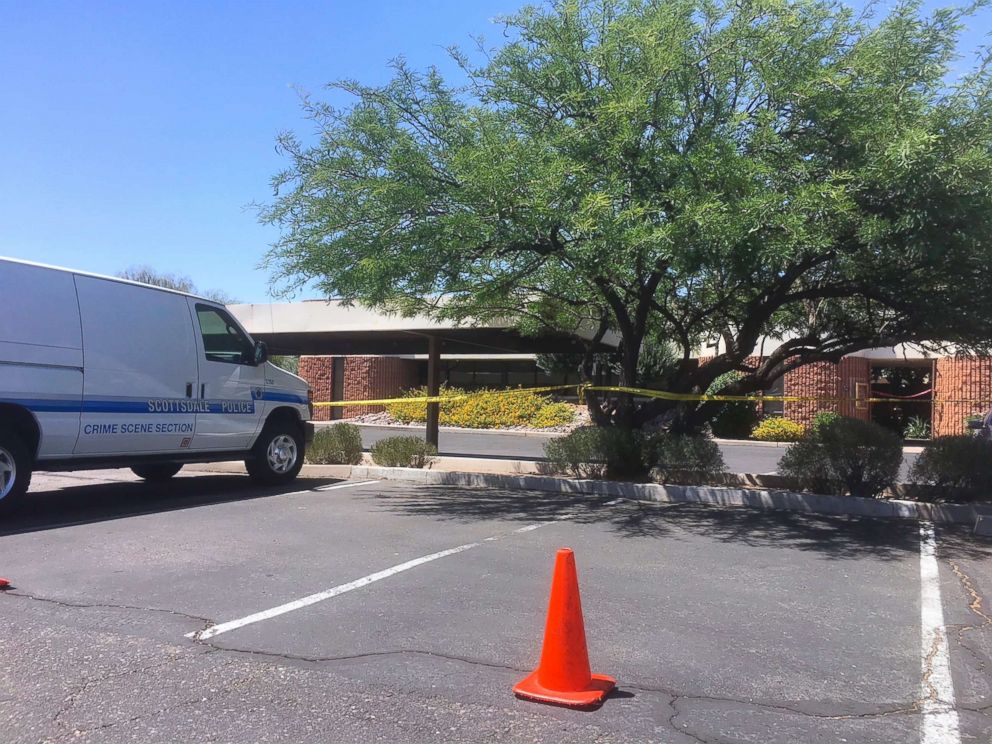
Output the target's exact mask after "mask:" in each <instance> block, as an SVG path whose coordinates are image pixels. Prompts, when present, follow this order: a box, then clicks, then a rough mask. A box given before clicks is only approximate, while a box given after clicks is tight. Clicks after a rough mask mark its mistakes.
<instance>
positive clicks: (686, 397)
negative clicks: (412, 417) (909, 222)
mask: <svg viewBox="0 0 992 744" xmlns="http://www.w3.org/2000/svg"><path fill="white" fill-rule="evenodd" d="M569 390H574V391H575V392H576V394H577V395H578V398H579V402H580V403H581V402H583V401H584V400H585V394H586V393H592V392H595V393H620V394H625V395H633V396H635V397H640V398H659V399H661V400H672V401H679V402H683V401H684V402H706V401H717V402H727V403H735V402H744V403H748V402H750V403H855V404H857V405H865V404H868V403H899V402H913V401H912V400H910V399H900V398H822V397H815V396H804V395H761V394H751V395H706V394H702V393H672V392H668V391H667V390H651V389H649V388H633V387H622V386H619V385H587V384H574V385H551V386H547V387H531V388H511V389H508V390H486V391H482V392H473V393H461V394H459V395H422V396H418V397H414V398H376V399H370V400H335V401H321V402H319V403H313V406H314V407H315V408H341V407H345V406H385V405H389V404H391V403H445V402H448V403H451V402H455V401H460V400H466V399H468V398H473V397H478V396H480V395H519V394H521V393H533V394H539V393H555V392H563V391H569ZM919 402H925V403H932V404H941V405H944V404H966V405H978V404H992V400H923V401H919Z"/></svg>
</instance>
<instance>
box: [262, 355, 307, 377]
mask: <svg viewBox="0 0 992 744" xmlns="http://www.w3.org/2000/svg"><path fill="white" fill-rule="evenodd" d="M269 361H270V362H272V363H273V364H274V365H276V366H277V367H280V368H281V369H284V370H286V371H287V372H292V373H293V374H294V375H298V374H299V373H300V358H299V357H298V356H279V355H276V356H272V357H269Z"/></svg>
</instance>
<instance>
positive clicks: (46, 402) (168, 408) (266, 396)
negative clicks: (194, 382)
mask: <svg viewBox="0 0 992 744" xmlns="http://www.w3.org/2000/svg"><path fill="white" fill-rule="evenodd" d="M261 399H262V400H267V401H272V402H278V403H295V404H297V405H304V406H305V405H307V403H308V402H309V401H308V400H307V399H306V398H302V397H300V396H299V395H295V394H293V393H287V392H282V391H278V390H276V391H268V390H266V391H264V392H263V393H262V398H261ZM0 403H14V404H16V405H20V406H24V407H25V408H27V409H29V410H31V411H34V412H35V413H122V414H159V415H170V414H171V415H175V414H186V413H226V414H232V415H239V414H240V415H247V414H253V413H255V401H254V400H250V401H247V400H226V399H222V400H218V399H214V400H200V399H197V398H149V399H146V400H93V399H91V400H86V401H79V400H66V399H64V398H61V399H60V398H10V397H3V398H0ZM153 404H159V405H153ZM183 408H187V409H191V410H182V409H183ZM156 409H157V410H156Z"/></svg>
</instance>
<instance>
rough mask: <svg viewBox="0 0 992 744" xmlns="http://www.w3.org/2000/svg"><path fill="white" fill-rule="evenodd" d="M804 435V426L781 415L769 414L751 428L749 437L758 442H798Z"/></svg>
mask: <svg viewBox="0 0 992 744" xmlns="http://www.w3.org/2000/svg"><path fill="white" fill-rule="evenodd" d="M804 436H806V427H805V426H803V425H802V424H797V423H796V422H795V421H790V420H789V419H786V418H782V417H781V416H770V417H769V418H766V419H765V420H764V421H762V422H761V423H760V424H758V425H757V426H755V427H754V429H752V430H751V438H752V439H757V440H758V441H759V442H798V441H799V440H800V439H802V438H803V437H804Z"/></svg>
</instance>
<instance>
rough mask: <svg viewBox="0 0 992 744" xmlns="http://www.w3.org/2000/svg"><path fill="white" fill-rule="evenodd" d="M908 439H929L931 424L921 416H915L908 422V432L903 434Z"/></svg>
mask: <svg viewBox="0 0 992 744" xmlns="http://www.w3.org/2000/svg"><path fill="white" fill-rule="evenodd" d="M903 436H904V437H906V439H929V438H930V424H929V422H927V421H925V420H923V418H921V417H920V416H913V417H912V418H910V419H909V421H907V422H906V431H904V432H903Z"/></svg>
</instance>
